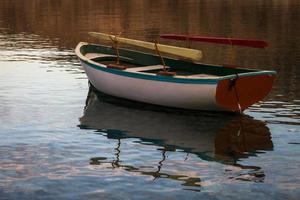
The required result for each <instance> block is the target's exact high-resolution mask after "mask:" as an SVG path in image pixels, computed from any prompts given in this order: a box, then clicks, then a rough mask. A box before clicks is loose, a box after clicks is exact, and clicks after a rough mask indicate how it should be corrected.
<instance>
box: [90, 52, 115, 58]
mask: <svg viewBox="0 0 300 200" xmlns="http://www.w3.org/2000/svg"><path fill="white" fill-rule="evenodd" d="M84 56H85V57H87V58H88V59H95V58H101V57H112V56H113V57H115V56H114V55H109V54H102V53H87V54H85V55H84Z"/></svg>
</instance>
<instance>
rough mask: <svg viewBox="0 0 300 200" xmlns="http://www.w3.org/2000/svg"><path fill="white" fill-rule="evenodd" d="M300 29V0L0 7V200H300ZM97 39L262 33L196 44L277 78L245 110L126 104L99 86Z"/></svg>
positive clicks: (4, 3) (5, 1)
mask: <svg viewBox="0 0 300 200" xmlns="http://www.w3.org/2000/svg"><path fill="white" fill-rule="evenodd" d="M299 25H300V2H299V1H297V0H282V1H280V0H277V1H275V0H274V1H272V0H244V1H217V0H212V1H204V0H203V1H193V0H190V1H183V0H182V1H179V0H178V1H173V0H169V1H167V0H165V1H153V0H151V1H150V0H149V1H139V0H129V1H96V0H94V1H93V0H90V1H84V0H57V1H39V0H26V1H23V0H1V1H0V138H1V139H0V199H1V200H2V199H199V198H200V197H204V198H206V199H252V198H256V199H299V198H300V175H299V174H300V169H299V167H300V89H299V88H300V87H299V84H300V67H299V66H300V65H299V64H300V37H299V35H300V28H299V27H300V26H299ZM88 31H102V32H107V33H110V32H112V33H120V32H122V35H123V36H127V37H130V38H137V39H143V40H148V41H152V40H154V39H157V36H158V35H159V34H160V33H172V32H176V33H189V34H199V35H211V36H225V37H226V36H229V37H244V38H258V39H264V40H267V41H269V42H270V44H271V45H270V48H268V49H266V50H253V49H245V48H231V47H224V46H211V45H204V44H192V46H193V47H194V48H201V49H202V50H203V52H204V59H203V61H204V62H209V63H230V64H237V65H247V66H257V68H261V69H274V70H276V71H277V72H278V79H277V81H276V84H275V86H274V88H273V90H272V92H271V93H270V95H269V96H268V97H267V98H266V99H265V100H264V101H263V102H260V103H259V104H256V105H254V106H252V107H251V108H249V109H248V110H246V111H245V114H244V115H242V116H238V115H229V114H222V113H207V112H185V111H176V110H160V109H158V108H156V107H148V106H146V107H145V106H141V105H139V104H132V103H127V102H120V101H117V100H116V99H110V98H107V97H104V96H103V95H101V94H96V93H95V92H93V91H89V87H88V81H87V79H86V76H85V74H84V72H83V70H82V69H81V67H80V65H79V63H78V60H77V59H76V57H75V55H74V52H73V51H74V47H75V45H76V44H77V43H78V42H79V41H90V42H97V41H96V40H94V39H93V38H90V37H88V36H87V34H86V33H87V32H88ZM161 42H164V43H167V44H176V45H183V46H184V44H182V43H180V42H178V43H175V42H170V41H161Z"/></svg>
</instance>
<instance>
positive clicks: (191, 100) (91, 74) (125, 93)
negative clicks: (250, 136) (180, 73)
mask: <svg viewBox="0 0 300 200" xmlns="http://www.w3.org/2000/svg"><path fill="white" fill-rule="evenodd" d="M82 65H83V66H84V69H85V72H86V74H87V76H88V79H89V80H90V82H91V83H92V84H93V86H95V87H96V89H97V90H99V91H101V92H103V93H106V94H109V95H112V96H116V97H122V98H126V99H130V100H135V101H140V102H145V103H151V104H156V105H162V106H169V107H177V108H185V109H198V110H222V109H221V108H220V107H218V106H217V104H216V101H215V94H216V86H217V84H186V83H184V84H183V83H173V82H163V81H154V80H146V79H139V78H133V77H127V76H122V75H117V74H112V73H108V72H105V71H101V70H97V69H94V68H92V67H89V66H88V65H86V64H85V63H82Z"/></svg>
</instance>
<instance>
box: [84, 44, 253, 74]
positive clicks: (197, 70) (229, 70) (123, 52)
mask: <svg viewBox="0 0 300 200" xmlns="http://www.w3.org/2000/svg"><path fill="white" fill-rule="evenodd" d="M80 52H81V54H82V55H83V56H84V57H86V58H87V59H89V60H92V61H94V62H96V63H99V64H101V65H105V66H106V67H107V68H112V69H117V70H124V71H127V72H133V73H146V74H152V75H153V74H154V75H162V76H176V77H178V78H179V77H180V78H201V77H206V78H207V77H212V78H213V77H220V76H227V75H235V74H239V73H247V72H254V71H256V70H253V69H245V68H236V67H228V66H221V65H208V64H202V63H197V62H193V61H188V60H183V59H175V58H170V57H162V56H161V55H160V54H159V53H158V54H157V55H155V54H148V53H144V52H140V51H134V50H129V49H123V48H117V49H116V48H114V47H110V46H102V45H92V44H88V45H85V46H82V48H80Z"/></svg>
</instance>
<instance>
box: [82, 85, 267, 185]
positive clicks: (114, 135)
mask: <svg viewBox="0 0 300 200" xmlns="http://www.w3.org/2000/svg"><path fill="white" fill-rule="evenodd" d="M124 104H125V105H124ZM79 127H80V128H82V129H95V130H96V132H97V133H100V134H102V135H104V136H106V137H107V138H108V139H114V140H117V145H116V147H114V148H115V154H114V159H108V158H106V157H94V158H91V160H90V164H92V165H101V164H108V166H110V167H113V168H122V169H124V170H127V171H130V172H138V173H141V174H143V175H149V176H152V177H153V178H154V180H155V179H157V178H169V179H174V180H178V181H182V182H183V184H182V185H186V186H200V185H201V180H200V178H199V177H193V176H188V175H186V174H180V172H178V174H177V173H176V174H175V175H174V174H172V175H170V174H167V173H163V172H161V168H162V166H163V163H164V161H165V160H166V159H167V157H166V152H175V151H176V152H177V151H179V152H185V153H186V157H187V158H188V157H189V156H190V154H193V155H197V156H198V157H199V158H200V159H201V160H204V161H214V162H218V163H222V164H225V165H226V166H228V165H229V166H234V167H238V168H240V169H243V170H244V169H246V170H247V177H251V178H247V181H249V180H250V181H258V182H261V181H264V177H265V174H264V172H263V171H262V169H261V168H260V167H259V166H245V165H242V164H240V163H239V160H240V159H242V158H247V157H249V156H255V155H257V153H261V152H262V151H263V150H272V149H273V143H272V140H271V135H270V131H269V129H268V128H267V127H266V125H265V123H264V122H262V121H258V120H254V119H252V118H251V117H249V116H245V115H234V114H228V113H208V112H207V113H206V112H198V111H197V112H196V111H195V112H193V111H183V110H174V109H168V108H159V107H157V106H154V107H152V106H150V105H143V104H137V103H132V102H127V101H125V100H120V99H115V98H112V97H108V96H106V95H103V94H100V93H98V92H95V91H93V89H92V87H91V88H90V91H89V94H88V97H87V100H86V107H85V110H84V115H83V116H82V117H81V118H80V125H79ZM128 138H137V139H139V143H141V144H144V145H153V146H155V147H157V150H158V151H160V152H161V160H160V161H159V162H158V163H157V166H156V170H152V171H149V169H148V170H146V169H144V168H143V167H139V166H132V165H129V164H128V165H126V164H124V162H121V160H123V159H122V158H121V157H122V156H124V157H126V155H122V152H121V148H120V147H121V145H122V140H123V139H128ZM124 157H123V158H124ZM236 178H237V179H239V177H236ZM240 180H243V176H241V177H240Z"/></svg>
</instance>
